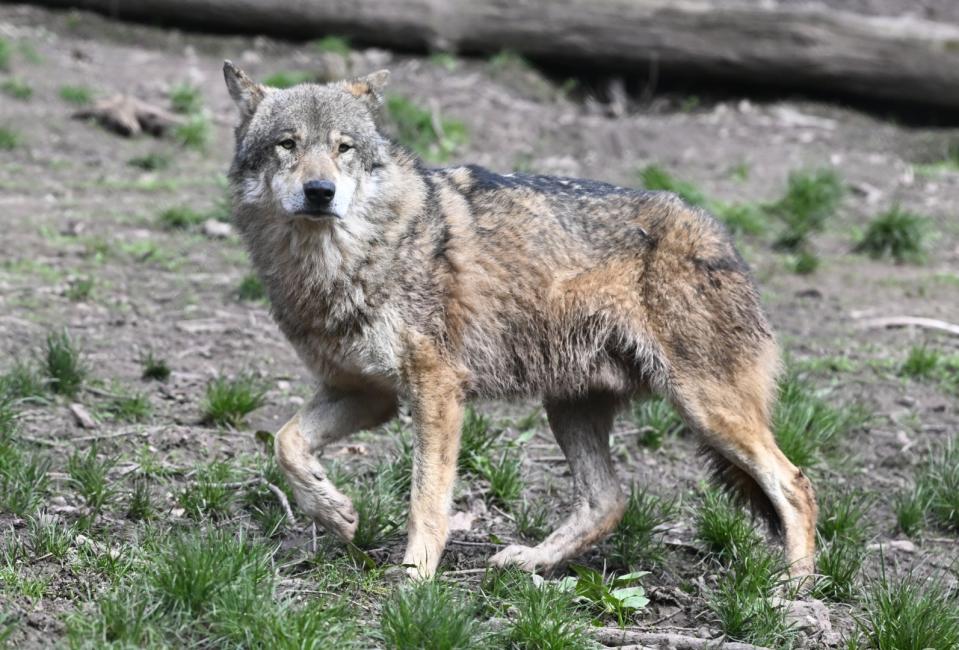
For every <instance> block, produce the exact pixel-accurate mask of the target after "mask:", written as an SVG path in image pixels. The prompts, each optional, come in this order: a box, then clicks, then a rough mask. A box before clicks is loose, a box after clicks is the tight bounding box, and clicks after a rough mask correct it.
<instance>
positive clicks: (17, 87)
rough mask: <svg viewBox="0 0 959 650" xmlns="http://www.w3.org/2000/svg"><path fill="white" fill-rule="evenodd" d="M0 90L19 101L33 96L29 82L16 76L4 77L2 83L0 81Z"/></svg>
mask: <svg viewBox="0 0 959 650" xmlns="http://www.w3.org/2000/svg"><path fill="white" fill-rule="evenodd" d="M0 91H2V92H3V93H4V94H5V95H9V96H10V97H13V98H14V99H19V100H20V101H27V100H28V99H30V98H31V97H33V88H31V87H30V84H28V83H27V82H26V81H24V80H23V79H20V78H17V77H14V78H12V79H6V80H5V81H4V82H3V83H0Z"/></svg>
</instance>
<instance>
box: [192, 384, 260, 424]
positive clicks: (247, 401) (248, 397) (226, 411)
mask: <svg viewBox="0 0 959 650" xmlns="http://www.w3.org/2000/svg"><path fill="white" fill-rule="evenodd" d="M265 397H266V386H264V385H263V382H261V381H260V380H258V379H257V378H256V377H254V376H253V375H251V374H249V373H241V374H239V375H237V376H236V377H232V378H228V377H217V378H216V379H214V380H213V381H211V382H210V383H209V384H207V387H206V397H205V398H204V400H203V414H204V419H205V420H206V421H207V422H212V423H213V424H218V425H221V426H232V427H239V426H240V425H241V424H243V420H244V419H245V418H246V416H247V415H249V414H250V413H252V412H253V411H255V410H256V409H258V408H260V407H261V406H263V403H264V401H265Z"/></svg>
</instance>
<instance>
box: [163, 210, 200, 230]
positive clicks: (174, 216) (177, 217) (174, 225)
mask: <svg viewBox="0 0 959 650" xmlns="http://www.w3.org/2000/svg"><path fill="white" fill-rule="evenodd" d="M205 220H206V215H204V214H201V213H199V212H197V211H196V210H193V209H192V208H188V207H186V206H175V207H172V208H167V209H166V210H164V211H163V212H161V213H160V217H159V221H160V225H161V226H163V228H165V229H166V230H186V229H187V228H190V227H192V226H198V225H200V224H201V223H203V222H204V221H205Z"/></svg>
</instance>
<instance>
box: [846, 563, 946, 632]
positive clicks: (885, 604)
mask: <svg viewBox="0 0 959 650" xmlns="http://www.w3.org/2000/svg"><path fill="white" fill-rule="evenodd" d="M857 623H858V625H859V629H860V631H861V632H862V634H863V635H864V636H865V637H866V639H867V640H868V642H869V644H870V647H872V648H875V649H876V650H925V649H927V648H956V647H959V604H957V598H956V593H955V589H954V588H948V587H946V585H945V583H944V582H943V581H942V580H941V579H938V578H932V579H923V578H920V577H918V576H906V577H904V578H901V579H899V580H896V581H892V580H890V579H889V578H888V576H887V575H886V573H885V570H883V572H882V575H881V576H880V578H879V579H878V580H877V581H876V582H875V584H874V585H873V586H872V588H871V590H870V591H869V593H868V594H867V597H866V601H865V614H864V615H863V616H862V617H861V618H860V617H857Z"/></svg>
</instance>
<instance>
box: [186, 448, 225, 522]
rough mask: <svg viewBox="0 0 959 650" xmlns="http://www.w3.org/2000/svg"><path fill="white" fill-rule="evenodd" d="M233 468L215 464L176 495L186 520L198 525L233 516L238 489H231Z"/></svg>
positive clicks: (204, 468) (217, 462)
mask: <svg viewBox="0 0 959 650" xmlns="http://www.w3.org/2000/svg"><path fill="white" fill-rule="evenodd" d="M232 480H233V468H232V466H231V465H230V464H229V463H226V462H220V461H213V462H212V463H210V464H209V465H206V466H204V467H201V468H199V469H198V470H197V472H196V474H195V475H194V476H193V477H192V480H191V481H190V482H189V483H188V484H187V485H186V486H185V487H184V488H183V489H182V490H181V491H180V493H179V494H178V495H177V503H179V504H180V507H181V508H183V510H184V511H185V512H186V514H187V516H189V517H192V518H193V519H195V520H197V521H202V520H204V519H213V520H214V521H219V520H222V519H226V518H227V517H229V516H230V514H231V512H232V507H233V504H234V502H235V495H236V492H237V490H236V488H233V487H229V485H228V483H229V482H230V481H232Z"/></svg>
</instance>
